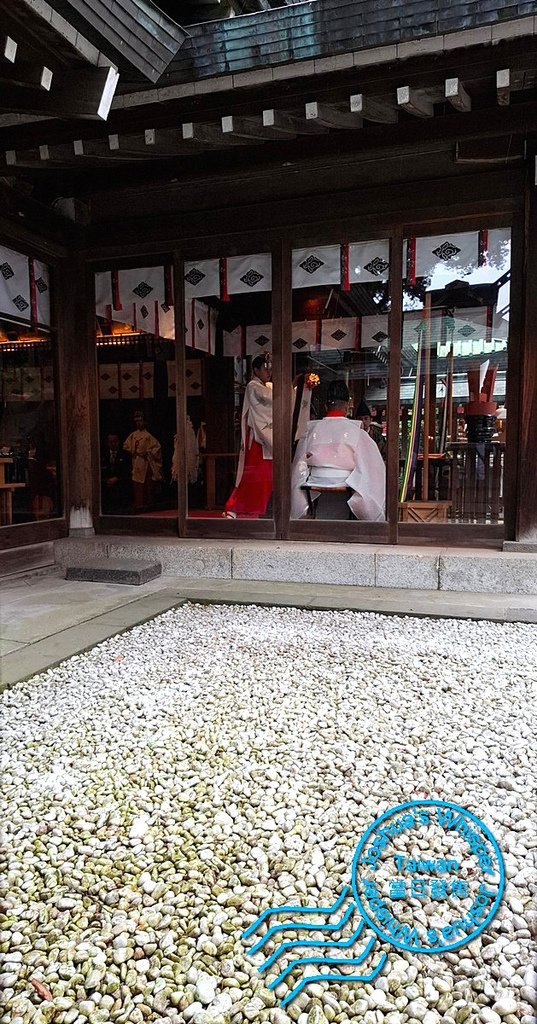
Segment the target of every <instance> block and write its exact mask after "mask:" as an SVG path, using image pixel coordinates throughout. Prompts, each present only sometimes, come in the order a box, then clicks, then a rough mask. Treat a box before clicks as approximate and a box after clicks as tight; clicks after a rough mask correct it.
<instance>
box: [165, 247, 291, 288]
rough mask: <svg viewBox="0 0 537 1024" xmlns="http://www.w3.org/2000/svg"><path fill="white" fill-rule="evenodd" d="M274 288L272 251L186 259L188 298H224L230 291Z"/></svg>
mask: <svg viewBox="0 0 537 1024" xmlns="http://www.w3.org/2000/svg"><path fill="white" fill-rule="evenodd" d="M271 290H272V257H271V254H270V253H269V252H263V253H258V254H257V255H254V256H229V257H226V258H222V259H213V260H196V261H190V262H188V263H185V296H186V297H187V298H193V297H199V298H209V297H210V296H217V297H218V298H221V299H223V300H225V299H227V298H228V296H230V295H239V294H241V293H242V294H250V293H251V292H270V291H271Z"/></svg>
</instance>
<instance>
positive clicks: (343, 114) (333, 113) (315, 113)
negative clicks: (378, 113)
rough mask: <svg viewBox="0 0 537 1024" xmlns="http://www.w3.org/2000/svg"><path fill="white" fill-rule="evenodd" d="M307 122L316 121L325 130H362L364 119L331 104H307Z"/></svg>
mask: <svg viewBox="0 0 537 1024" xmlns="http://www.w3.org/2000/svg"><path fill="white" fill-rule="evenodd" d="M305 113H306V120H307V121H315V122H316V123H317V124H320V125H321V126H322V127H323V128H340V129H341V128H361V127H362V124H363V119H362V117H360V115H359V114H355V113H352V112H351V111H350V110H339V108H338V107H336V106H334V105H333V104H331V103H330V104H329V103H317V102H312V103H306V108H305Z"/></svg>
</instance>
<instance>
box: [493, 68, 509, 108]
mask: <svg viewBox="0 0 537 1024" xmlns="http://www.w3.org/2000/svg"><path fill="white" fill-rule="evenodd" d="M496 96H497V99H498V104H499V106H500V107H508V106H509V104H510V102H511V72H510V70H509V68H503V69H502V70H501V71H497V72H496Z"/></svg>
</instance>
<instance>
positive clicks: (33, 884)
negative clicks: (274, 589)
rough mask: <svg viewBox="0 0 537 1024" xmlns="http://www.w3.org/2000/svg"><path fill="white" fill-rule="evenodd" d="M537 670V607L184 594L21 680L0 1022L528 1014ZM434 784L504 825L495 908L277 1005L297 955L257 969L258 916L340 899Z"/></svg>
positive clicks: (435, 792) (439, 1023) (13, 720)
mask: <svg viewBox="0 0 537 1024" xmlns="http://www.w3.org/2000/svg"><path fill="white" fill-rule="evenodd" d="M536 680H537V629H536V628H535V627H533V626H527V625H516V624H515V625H499V624H493V623H489V622H480V623H473V622H468V621H458V620H455V621H453V620H451V621H446V620H444V621H434V620H425V619H412V618H399V619H398V618H388V617H383V616H378V615H372V614H358V613H355V612H310V611H302V610H297V609H288V608H271V609H266V608H258V607H253V606H251V607H229V606H217V605H213V606H200V605H195V604H193V605H185V606H183V607H181V608H179V609H178V610H176V611H171V612H167V613H166V614H165V615H162V616H160V617H159V618H158V619H155V620H153V621H152V622H150V623H146V624H145V625H142V626H138V627H136V628H135V629H133V630H131V631H130V632H128V633H125V634H123V635H120V636H118V637H116V638H114V639H112V640H108V641H106V642H105V643H103V644H100V645H99V646H98V647H96V648H94V649H93V650H92V651H91V652H89V653H87V654H85V655H80V656H78V657H74V658H72V659H70V660H69V661H68V662H65V663H64V664H63V665H61V666H59V667H58V668H56V669H53V670H50V671H48V672H46V673H43V674H42V675H40V676H36V677H35V678H33V679H31V680H30V681H28V682H26V683H22V684H19V685H17V686H16V687H14V688H12V689H10V690H7V691H6V692H5V693H4V694H3V696H2V704H3V756H2V763H1V770H2V772H3V792H4V804H5V814H4V820H5V822H6V838H7V842H6V847H5V848H6V851H7V856H6V870H7V874H6V875H5V884H4V892H3V904H2V906H1V907H0V952H1V953H2V954H3V955H4V956H3V959H4V963H3V966H2V967H1V968H0V970H2V971H3V974H2V975H0V987H1V989H2V991H1V992H0V998H1V1003H2V1005H1V1006H0V1024H8V1022H9V1024H26V1022H29V1021H30V1020H33V1021H34V1022H35V1024H47V1022H48V1021H52V1020H53V1021H54V1024H86V1022H87V1021H89V1024H104V1022H107V1021H113V1022H117V1024H126V1022H127V1021H131V1022H132V1024H143V1022H144V1021H151V1022H152V1021H158V1022H160V1024H182V1022H183V1021H185V1022H186V1021H189V1020H190V1021H193V1024H230V1022H232V1024H239V1022H242V1021H244V1020H248V1021H257V1020H259V1021H264V1020H268V1021H269V1022H271V1024H285V1022H287V1021H289V1020H294V1021H298V1024H324V1022H325V1021H328V1022H332V1021H335V1022H336V1024H345V1022H347V1021H364V1024H403V1022H407V1021H408V1022H410V1024H418V1022H422V1024H453V1022H456V1024H460V1022H462V1021H465V1020H466V1021H468V1022H469V1024H473V1022H474V1021H476V1022H480V1021H482V1022H484V1024H502V1022H503V1024H530V1021H533V1020H534V1018H533V1017H532V1012H533V1011H532V1008H531V1004H532V1001H533V1000H534V998H535V988H536V987H537V976H536V974H535V973H534V972H533V971H532V968H531V958H532V950H533V951H534V949H535V935H536V932H537V913H536V910H535V905H534V903H532V899H533V896H534V894H535V891H536V888H537V886H536V884H535V883H536V873H535V853H536V850H537V833H536V824H535V774H534V766H533V773H532V764H531V753H532V745H533V744H534V737H533V732H532V727H533V728H534V723H533V719H534V715H533V703H534V695H535V683H536ZM425 796H427V797H429V798H437V799H441V800H447V801H453V802H455V803H458V804H461V805H462V806H463V807H465V808H467V809H469V810H470V811H472V812H473V813H475V814H476V815H478V817H480V818H481V819H482V820H483V821H484V822H485V823H486V825H488V827H489V828H490V829H491V830H492V832H493V833H494V835H495V836H496V838H497V840H498V842H499V844H500V847H501V849H502V852H503V856H504V860H505V865H506V874H507V879H508V881H507V886H506V891H505V896H504V899H503V902H502V905H501V907H500V909H499V911H498V913H497V915H496V917H495V919H494V921H493V922H492V924H491V925H490V926H489V928H488V929H487V930H486V931H485V932H484V933H483V934H482V935H481V936H480V937H479V938H477V939H475V940H474V941H473V942H471V943H470V945H469V946H466V947H464V948H462V949H461V950H458V951H456V952H452V953H447V954H444V955H443V956H442V957H440V956H426V955H416V954H413V953H407V952H401V951H398V950H396V949H393V948H390V947H388V946H384V947H382V949H385V950H386V951H387V952H388V960H387V962H386V964H385V966H384V968H383V970H382V972H381V974H380V975H379V976H378V977H377V978H376V980H375V981H374V982H373V983H372V984H354V983H347V982H346V981H345V978H342V981H341V983H338V982H332V983H330V984H329V983H328V982H321V983H319V982H317V983H310V984H309V985H308V986H307V987H306V988H305V990H304V991H303V992H302V993H301V994H300V995H299V996H298V997H297V998H296V999H295V1000H293V1002H291V1003H290V1004H289V1005H288V1006H286V1008H285V1010H283V1009H282V1008H281V1005H280V1000H281V998H282V997H284V996H285V994H286V992H287V991H288V985H289V987H292V985H293V984H294V983H295V982H296V981H297V979H298V978H299V977H300V976H301V974H300V969H299V968H298V969H295V973H292V974H291V976H290V977H288V978H287V982H286V983H281V984H280V985H278V987H277V988H276V992H274V991H273V990H271V989H269V988H267V982H270V981H271V980H273V979H275V978H276V976H277V975H278V974H279V973H280V970H282V969H283V967H284V966H285V964H286V963H289V962H290V960H291V958H292V957H291V956H288V957H287V959H285V957H283V958H282V959H281V961H279V962H278V966H277V968H276V967H275V968H271V970H272V971H273V973H272V974H270V973H269V974H268V976H267V975H266V974H265V975H261V974H258V971H257V966H258V965H259V964H260V963H261V962H262V960H263V957H262V956H261V955H260V954H258V955H257V957H252V958H249V956H248V942H247V943H246V944H245V943H244V942H243V941H242V939H241V934H242V932H243V930H244V929H245V928H246V927H247V926H248V924H250V923H251V922H252V921H253V920H254V919H255V918H256V917H257V916H258V914H260V913H261V911H262V910H264V909H265V908H266V907H269V906H275V905H283V904H284V903H287V904H289V903H300V904H304V905H309V906H329V905H330V904H331V903H333V902H334V901H335V900H336V898H337V896H338V895H339V893H340V892H341V890H342V887H343V885H344V884H345V883H349V881H350V864H351V860H352V855H353V852H354V849H355V847H356V844H357V841H358V839H359V837H360V835H361V834H363V832H364V831H365V829H366V828H367V827H368V825H369V824H371V822H372V821H373V820H374V819H375V818H377V817H378V816H379V815H380V814H382V813H383V812H384V811H385V810H387V809H389V808H390V807H394V806H397V805H398V804H401V803H404V802H406V801H408V800H412V799H413V798H420V797H422V798H423V797H425ZM427 912H428V911H427V907H425V913H427ZM274 920H275V919H272V923H273V922H274ZM312 920H323V919H322V918H312ZM324 920H326V918H325V919H324ZM262 933H263V932H262V931H261V932H259V933H258V934H257V936H256V938H259V936H260V935H262ZM351 933H352V928H351V926H350V924H349V927H346V929H344V930H343V937H345V936H347V935H350V934H351ZM370 934H371V933H370ZM295 936H296V933H295ZM291 937H292V936H291ZM310 937H311V936H310ZM325 937H326V936H325ZM285 938H286V939H288V938H289V933H287V934H286V936H285ZM253 941H254V939H252V940H250V942H251V943H252V944H253ZM275 948H276V946H275V945H274V944H273V945H269V944H267V946H266V953H269V952H270V951H271V950H273V949H275ZM380 953H381V946H380V944H377V946H376V948H375V949H374V950H373V952H372V953H371V955H370V958H369V960H368V963H367V965H366V969H367V970H371V969H372V967H374V965H375V963H376V962H378V957H379V955H380ZM300 955H304V953H300ZM295 956H296V954H295ZM375 958H376V959H375ZM306 970H308V969H307V968H306ZM311 973H314V972H313V970H311Z"/></svg>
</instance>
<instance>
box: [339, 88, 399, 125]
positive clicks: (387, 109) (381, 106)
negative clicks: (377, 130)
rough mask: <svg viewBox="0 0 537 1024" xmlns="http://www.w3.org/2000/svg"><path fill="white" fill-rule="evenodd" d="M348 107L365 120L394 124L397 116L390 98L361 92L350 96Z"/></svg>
mask: <svg viewBox="0 0 537 1024" xmlns="http://www.w3.org/2000/svg"><path fill="white" fill-rule="evenodd" d="M349 108H350V110H351V113H353V114H358V115H359V116H360V117H363V118H364V120H365V121H375V122H377V123H378V124H396V123H397V119H398V117H399V114H398V111H397V109H396V107H395V104H394V103H392V102H391V101H390V100H386V99H384V98H377V97H376V96H364V95H363V93H361V92H358V93H354V94H353V95H352V96H351V97H350V101H349Z"/></svg>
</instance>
